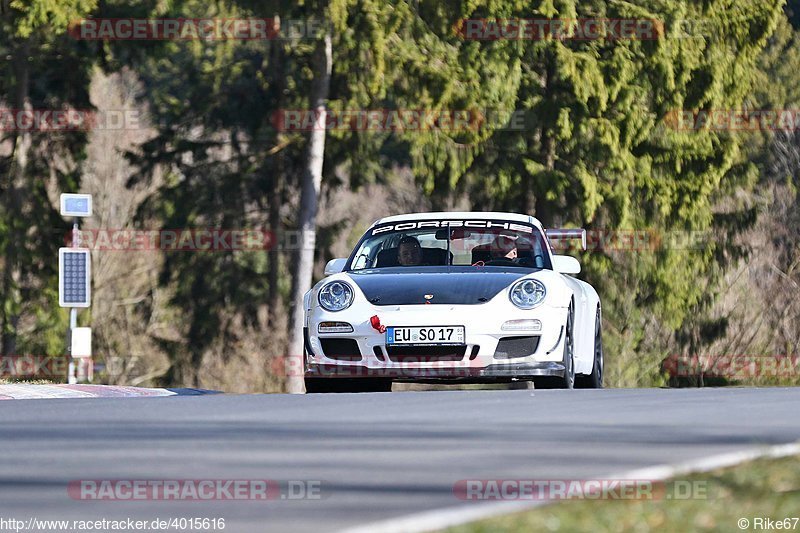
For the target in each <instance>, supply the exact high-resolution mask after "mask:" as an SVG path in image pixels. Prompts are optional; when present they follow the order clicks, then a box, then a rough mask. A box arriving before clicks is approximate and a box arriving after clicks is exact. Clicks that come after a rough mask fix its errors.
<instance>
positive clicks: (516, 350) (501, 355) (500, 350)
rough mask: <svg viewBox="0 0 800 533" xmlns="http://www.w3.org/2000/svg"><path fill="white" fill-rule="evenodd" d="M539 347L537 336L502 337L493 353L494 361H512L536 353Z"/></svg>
mask: <svg viewBox="0 0 800 533" xmlns="http://www.w3.org/2000/svg"><path fill="white" fill-rule="evenodd" d="M538 347H539V336H538V335H536V336H530V337H503V338H502V339H500V342H498V343H497V348H496V349H495V351H494V357H495V359H514V358H516V357H526V356H528V355H533V354H534V353H536V348H538Z"/></svg>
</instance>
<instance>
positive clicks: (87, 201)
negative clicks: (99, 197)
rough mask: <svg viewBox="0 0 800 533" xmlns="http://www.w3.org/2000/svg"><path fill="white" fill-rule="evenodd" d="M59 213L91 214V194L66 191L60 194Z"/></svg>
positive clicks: (67, 215) (66, 214)
mask: <svg viewBox="0 0 800 533" xmlns="http://www.w3.org/2000/svg"><path fill="white" fill-rule="evenodd" d="M61 214H62V215H63V216H65V217H90V216H92V195H91V194H68V193H64V194H62V195H61Z"/></svg>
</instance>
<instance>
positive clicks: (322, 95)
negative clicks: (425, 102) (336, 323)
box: [287, 30, 333, 393]
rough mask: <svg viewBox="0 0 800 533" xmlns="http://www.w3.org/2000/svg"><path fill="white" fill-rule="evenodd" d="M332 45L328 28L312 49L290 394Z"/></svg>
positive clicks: (298, 375)
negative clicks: (312, 118)
mask: <svg viewBox="0 0 800 533" xmlns="http://www.w3.org/2000/svg"><path fill="white" fill-rule="evenodd" d="M332 55H333V52H332V44H331V34H330V31H329V30H328V31H326V33H325V36H324V37H323V39H322V40H321V41H319V42H318V43H317V49H316V51H315V52H314V80H313V81H312V84H311V108H312V109H313V110H314V112H315V115H316V124H317V127H315V128H313V129H312V131H311V134H310V136H309V140H308V150H307V152H306V161H305V168H304V170H303V176H302V183H301V193H300V212H299V216H298V229H299V230H300V239H299V244H300V249H299V250H298V253H297V260H296V261H295V265H294V284H293V290H292V320H291V326H290V327H291V331H290V336H289V339H290V340H289V354H288V361H287V363H288V365H289V367H288V368H289V371H288V372H287V374H288V383H287V390H288V392H290V393H301V392H303V379H302V378H303V376H302V368H303V363H302V358H303V357H304V355H303V326H304V321H303V314H304V309H303V296H304V295H305V293H306V292H308V291H309V290H311V279H312V275H313V272H314V249H315V248H316V237H317V233H316V227H317V206H318V203H319V192H320V186H321V184H322V162H323V156H324V153H325V118H326V113H327V111H326V107H325V102H326V100H327V99H328V91H329V89H330V81H331V63H332V61H333V58H332Z"/></svg>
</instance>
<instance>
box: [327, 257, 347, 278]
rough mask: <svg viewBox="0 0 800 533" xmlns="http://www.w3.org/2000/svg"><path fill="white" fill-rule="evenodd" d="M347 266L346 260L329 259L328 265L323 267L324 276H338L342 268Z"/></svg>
mask: <svg viewBox="0 0 800 533" xmlns="http://www.w3.org/2000/svg"><path fill="white" fill-rule="evenodd" d="M346 264H347V259H343V258H339V259H331V260H330V261H328V264H327V265H325V275H326V276H330V275H331V274H338V273H339V272H341V271H342V270H344V266H345V265H346Z"/></svg>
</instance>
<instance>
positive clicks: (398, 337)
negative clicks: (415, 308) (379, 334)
mask: <svg viewBox="0 0 800 533" xmlns="http://www.w3.org/2000/svg"><path fill="white" fill-rule="evenodd" d="M386 344H389V345H392V344H418V345H443V344H444V345H446V344H452V345H460V344H464V326H420V327H388V328H386Z"/></svg>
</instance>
